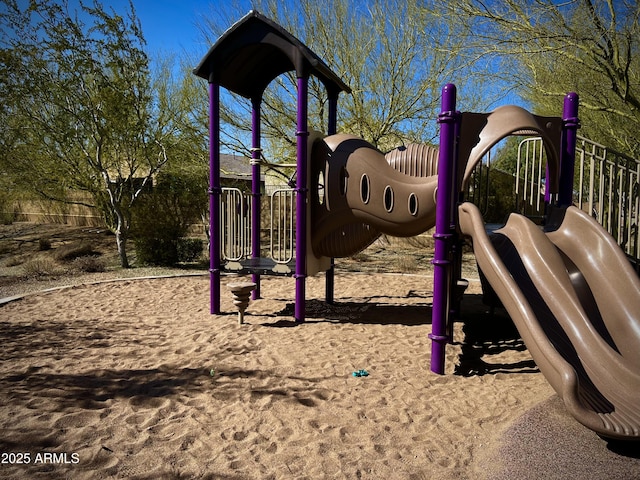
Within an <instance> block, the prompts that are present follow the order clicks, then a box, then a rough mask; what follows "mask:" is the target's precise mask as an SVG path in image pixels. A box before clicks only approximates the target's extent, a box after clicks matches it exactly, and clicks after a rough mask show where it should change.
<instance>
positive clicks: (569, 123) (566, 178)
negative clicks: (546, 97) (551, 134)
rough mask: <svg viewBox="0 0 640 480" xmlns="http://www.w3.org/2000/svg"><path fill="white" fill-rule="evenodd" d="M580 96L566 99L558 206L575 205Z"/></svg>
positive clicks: (575, 95)
mask: <svg viewBox="0 0 640 480" xmlns="http://www.w3.org/2000/svg"><path fill="white" fill-rule="evenodd" d="M578 103H579V98H578V94H577V93H574V92H571V93H568V94H567V95H566V96H565V97H564V106H563V110H562V152H561V153H560V192H559V195H558V206H560V207H565V206H569V205H572V204H573V173H574V164H575V153H576V140H577V132H578V127H579V126H580V121H579V119H578Z"/></svg>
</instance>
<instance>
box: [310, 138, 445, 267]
mask: <svg viewBox="0 0 640 480" xmlns="http://www.w3.org/2000/svg"><path fill="white" fill-rule="evenodd" d="M434 150H435V149H434V148H433V147H426V146H413V145H412V146H408V147H404V148H402V149H397V151H394V152H393V153H392V155H391V156H390V157H393V158H391V159H390V161H391V162H393V165H391V164H390V161H388V159H387V158H386V157H385V155H384V154H382V153H381V152H380V151H379V150H377V149H376V148H375V147H373V146H372V145H371V144H370V143H368V142H366V141H365V140H362V139H360V138H358V137H355V136H352V135H345V134H338V135H332V136H329V137H326V138H324V139H323V140H318V141H316V142H314V145H313V151H312V154H311V172H312V173H311V175H312V177H311V178H312V179H314V178H320V177H322V178H323V179H324V190H323V198H322V201H320V200H319V196H318V195H311V196H310V198H311V199H312V202H313V204H312V208H311V223H312V227H311V228H312V231H313V238H312V248H313V251H314V253H315V254H316V255H325V256H331V257H343V256H347V255H352V254H353V253H355V252H357V251H359V250H361V249H362V248H365V247H366V246H368V245H369V244H370V243H371V242H372V241H373V240H375V238H377V237H378V235H380V233H386V234H389V235H394V236H399V237H408V236H413V235H417V234H419V233H422V232H425V231H426V230H428V229H430V228H431V227H433V225H434V224H435V190H436V186H437V183H438V179H437V176H436V175H435V174H434V172H435V169H436V168H437V160H435V159H434V158H437V154H435V153H434ZM436 151H437V150H436ZM434 156H435V157H434ZM394 166H395V167H396V168H394ZM404 171H407V172H408V173H403V172H404ZM321 173H322V175H321ZM409 173H419V175H410V174H409ZM311 184H312V185H314V180H312V181H311Z"/></svg>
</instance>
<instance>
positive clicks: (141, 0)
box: [104, 0, 251, 58]
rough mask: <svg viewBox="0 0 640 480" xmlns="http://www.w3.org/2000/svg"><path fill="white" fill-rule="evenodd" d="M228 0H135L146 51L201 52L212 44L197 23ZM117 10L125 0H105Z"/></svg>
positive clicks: (198, 56)
mask: <svg viewBox="0 0 640 480" xmlns="http://www.w3.org/2000/svg"><path fill="white" fill-rule="evenodd" d="M228 1H229V0H211V1H206V0H134V2H133V4H134V6H135V9H136V14H137V15H138V18H139V19H140V22H141V23H142V31H143V32H144V36H145V38H146V40H147V43H148V45H147V46H148V48H149V53H150V54H152V55H154V54H156V53H169V52H175V53H178V54H179V53H182V52H183V51H187V52H189V53H193V54H194V55H195V56H196V57H197V58H200V57H201V56H204V54H205V53H207V51H208V50H209V47H210V46H211V45H206V44H204V42H203V41H202V38H200V33H199V32H198V29H197V27H196V25H198V24H199V23H203V21H204V20H203V19H204V18H205V17H207V16H208V14H210V13H211V12H212V11H213V10H214V9H215V8H216V6H217V5H219V4H222V3H227V2H228ZM104 4H105V5H110V6H113V7H114V8H115V9H116V10H117V11H124V10H125V9H126V8H127V4H128V1H127V0H115V1H114V0H111V1H105V2H104ZM243 4H245V5H244V6H246V8H244V9H243V10H244V11H245V12H248V11H249V10H251V2H250V1H248V0H247V1H242V2H240V5H241V6H243Z"/></svg>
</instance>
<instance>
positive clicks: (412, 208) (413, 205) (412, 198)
mask: <svg viewBox="0 0 640 480" xmlns="http://www.w3.org/2000/svg"><path fill="white" fill-rule="evenodd" d="M409 213H410V214H411V215H412V216H414V217H415V216H416V215H418V197H417V196H416V194H415V193H413V192H411V193H410V194H409Z"/></svg>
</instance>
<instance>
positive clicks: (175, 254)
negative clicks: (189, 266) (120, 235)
mask: <svg viewBox="0 0 640 480" xmlns="http://www.w3.org/2000/svg"><path fill="white" fill-rule="evenodd" d="M198 185H199V183H198V181H196V180H194V179H191V178H189V177H188V176H186V175H179V174H176V173H173V174H172V173H163V174H161V175H159V176H158V178H157V179H156V185H155V186H154V187H153V191H152V192H150V193H147V194H145V195H144V196H143V197H140V199H139V201H138V202H137V204H136V206H135V208H134V210H133V211H132V228H131V236H132V238H133V242H134V246H135V250H136V255H137V261H138V263H141V264H148V265H162V266H173V265H176V264H177V263H180V262H185V261H186V262H189V261H193V260H195V258H197V256H198V255H199V254H200V253H201V251H202V249H201V248H200V250H199V251H198V246H197V245H196V243H195V242H192V240H191V239H186V238H184V237H185V235H186V234H187V231H188V229H189V225H190V224H191V223H193V222H194V221H195V220H196V219H198V218H199V216H200V212H201V210H202V209H203V208H204V207H206V200H207V198H206V191H203V190H202V189H201V188H199V187H198Z"/></svg>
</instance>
